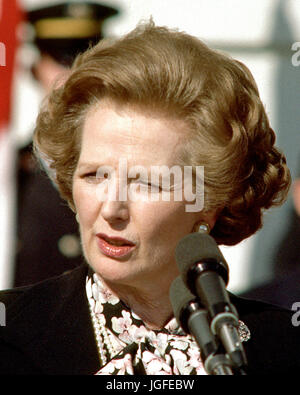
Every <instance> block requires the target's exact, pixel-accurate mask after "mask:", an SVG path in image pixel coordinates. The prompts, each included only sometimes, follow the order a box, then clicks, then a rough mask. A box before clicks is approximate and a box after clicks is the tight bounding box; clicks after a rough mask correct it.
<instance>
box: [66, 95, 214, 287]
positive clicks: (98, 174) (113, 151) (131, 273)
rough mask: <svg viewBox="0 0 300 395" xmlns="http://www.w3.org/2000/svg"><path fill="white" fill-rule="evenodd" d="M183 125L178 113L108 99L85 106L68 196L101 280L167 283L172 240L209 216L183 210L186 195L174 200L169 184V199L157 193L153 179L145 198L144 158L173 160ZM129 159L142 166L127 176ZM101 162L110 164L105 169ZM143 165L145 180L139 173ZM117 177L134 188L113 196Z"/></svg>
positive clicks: (172, 269)
mask: <svg viewBox="0 0 300 395" xmlns="http://www.w3.org/2000/svg"><path fill="white" fill-rule="evenodd" d="M185 127H186V126H185V124H184V123H183V122H182V121H178V120H173V119H171V118H170V119H169V118H163V117H159V116H157V117H156V116H153V115H150V114H149V113H145V112H140V111H137V110H135V109H134V108H133V107H127V106H125V107H124V106H122V107H121V106H118V105H117V104H115V103H112V102H110V101H108V100H107V101H103V102H102V103H101V104H100V105H97V106H96V107H95V108H93V109H92V110H91V111H90V112H89V113H88V115H87V118H86V120H85V123H84V127H83V135H82V146H81V152H80V157H79V161H78V165H77V168H76V170H75V173H74V178H73V198H74V203H75V208H76V211H77V214H78V220H79V225H80V233H81V240H82V246H83V252H84V255H85V258H86V260H87V262H88V263H89V264H90V266H91V267H92V268H93V269H94V270H95V271H96V272H97V273H98V274H99V275H100V276H101V277H102V278H103V279H104V280H105V281H106V282H108V283H111V284H113V283H114V284H124V285H131V286H136V287H138V286H144V285H145V284H149V285H151V286H154V284H155V285H157V286H158V287H165V286H169V284H170V282H171V281H172V280H173V279H174V278H175V277H176V276H177V275H178V274H179V273H178V270H177V266H176V263H175V259H174V250H175V247H176V244H177V243H178V241H179V240H180V239H181V238H182V237H183V236H184V235H186V234H188V233H190V232H192V230H193V227H194V225H195V224H196V223H197V222H199V220H201V219H203V220H205V221H206V222H208V223H210V225H212V218H211V217H209V218H207V217H203V215H202V214H201V212H200V213H199V212H186V202H185V201H183V200H181V201H174V199H172V195H173V193H174V192H172V191H171V192H170V199H169V201H163V200H162V198H161V195H162V191H161V190H160V189H159V188H156V187H155V189H154V195H152V196H156V200H157V199H158V200H157V201H154V199H149V198H148V199H147V193H148V192H149V191H150V188H151V186H150V184H151V180H150V173H151V170H153V167H152V166H154V165H157V166H162V165H166V166H168V168H171V167H172V166H174V165H176V163H177V157H178V153H179V152H180V149H181V146H182V144H181V141H182V140H181V139H182V135H183V134H182V133H181V132H182V131H183V130H184V128H185ZM124 164H126V166H127V173H124V168H125V167H124ZM136 165H138V166H141V167H142V169H143V170H142V171H141V173H139V175H137V176H136V177H135V178H134V177H132V174H131V177H130V178H129V177H128V172H129V170H130V169H131V170H132V169H133V166H136ZM122 166H123V167H122ZM104 169H106V170H107V169H110V173H109V174H110V176H109V177H107V175H106V176H105V175H104ZM144 169H146V171H147V173H148V174H149V178H148V180H147V179H145V177H144V178H143V179H141V174H144V173H143V171H144ZM124 174H125V176H124ZM144 175H145V174H144ZM105 177H106V178H105ZM148 184H149V185H148ZM122 185H123V187H124V185H125V186H126V187H127V188H128V190H130V191H134V190H135V193H134V194H131V195H130V196H127V197H126V198H124V195H123V198H120V194H119V191H120V189H121V186H122ZM171 185H172V184H171ZM113 188H115V189H113ZM131 188H132V189H131ZM171 189H172V188H171ZM123 190H124V189H123ZM128 190H127V191H128ZM112 191H114V192H115V193H112ZM104 193H105V194H104ZM116 238H121V239H116Z"/></svg>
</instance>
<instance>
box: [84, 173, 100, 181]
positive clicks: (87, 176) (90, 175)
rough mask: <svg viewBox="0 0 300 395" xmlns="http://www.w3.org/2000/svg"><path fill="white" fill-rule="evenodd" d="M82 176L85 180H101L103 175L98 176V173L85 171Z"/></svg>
mask: <svg viewBox="0 0 300 395" xmlns="http://www.w3.org/2000/svg"><path fill="white" fill-rule="evenodd" d="M83 178H84V179H85V180H86V181H87V182H97V183H99V182H101V181H102V180H103V179H104V177H99V175H97V173H96V172H90V173H86V174H84V175H83Z"/></svg>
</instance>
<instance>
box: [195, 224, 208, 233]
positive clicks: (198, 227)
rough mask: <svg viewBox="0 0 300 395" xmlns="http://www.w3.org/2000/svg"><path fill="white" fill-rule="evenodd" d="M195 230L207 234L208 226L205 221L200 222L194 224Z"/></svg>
mask: <svg viewBox="0 0 300 395" xmlns="http://www.w3.org/2000/svg"><path fill="white" fill-rule="evenodd" d="M195 229H196V230H195V232H199V233H206V234H209V232H210V226H209V225H208V224H207V223H206V222H200V223H199V224H197V225H196V226H195Z"/></svg>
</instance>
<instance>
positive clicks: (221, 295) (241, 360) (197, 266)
mask: <svg viewBox="0 0 300 395" xmlns="http://www.w3.org/2000/svg"><path fill="white" fill-rule="evenodd" d="M175 259H176V262H177V265H178V267H179V270H180V272H181V274H182V279H183V281H184V283H185V284H186V286H187V287H188V288H189V289H190V290H191V292H192V293H193V294H194V295H197V296H198V297H199V299H200V302H201V303H202V304H203V305H204V306H205V308H206V309H207V310H208V313H209V318H210V329H211V331H212V333H213V334H214V335H216V336H218V338H219V339H220V340H221V342H222V344H223V346H224V348H225V350H226V352H227V354H228V356H229V357H230V359H231V361H232V363H233V365H234V366H235V367H236V368H238V369H240V371H241V372H243V369H244V367H245V366H246V365H247V360H246V355H245V352H244V348H243V345H242V343H241V340H240V337H239V334H238V325H239V319H238V313H237V311H236V309H235V307H234V306H233V304H232V303H231V301H230V298H229V295H228V292H227V290H226V285H227V283H228V265H227V262H226V260H225V258H224V257H223V255H222V253H221V251H220V249H219V247H218V245H217V243H216V242H215V240H214V239H213V238H212V237H211V236H210V235H208V234H204V233H192V234H189V235H187V236H185V237H184V238H183V239H181V240H180V241H179V243H178V245H177V246H176V249H175Z"/></svg>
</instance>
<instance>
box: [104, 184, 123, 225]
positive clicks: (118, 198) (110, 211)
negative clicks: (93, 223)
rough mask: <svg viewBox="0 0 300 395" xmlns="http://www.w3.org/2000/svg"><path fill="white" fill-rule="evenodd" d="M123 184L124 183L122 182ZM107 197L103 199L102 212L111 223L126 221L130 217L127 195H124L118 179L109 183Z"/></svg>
mask: <svg viewBox="0 0 300 395" xmlns="http://www.w3.org/2000/svg"><path fill="white" fill-rule="evenodd" d="M121 185H122V184H121ZM107 187H108V189H106V192H107V193H106V195H105V198H104V199H103V200H102V206H101V214H102V216H103V218H104V219H105V220H106V221H107V222H110V223H114V222H120V221H126V220H128V218H129V207H128V201H127V196H125V195H124V191H123V190H122V186H121V187H120V183H119V182H118V179H114V180H112V181H111V182H109V183H108V184H107ZM123 188H124V186H123Z"/></svg>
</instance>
